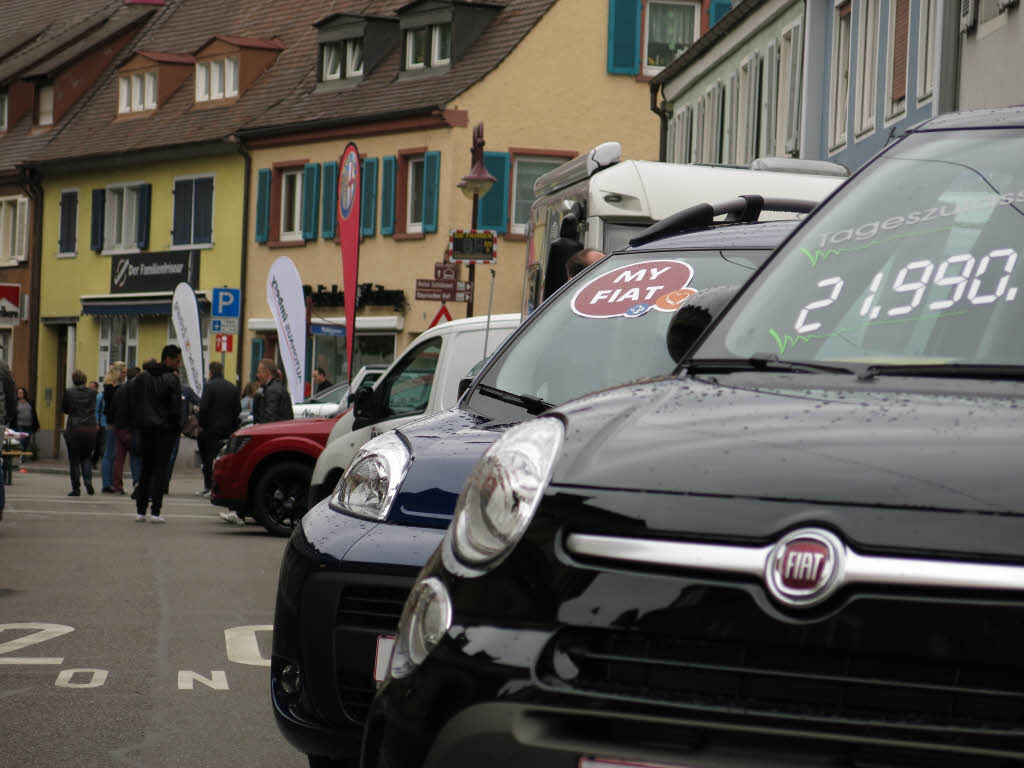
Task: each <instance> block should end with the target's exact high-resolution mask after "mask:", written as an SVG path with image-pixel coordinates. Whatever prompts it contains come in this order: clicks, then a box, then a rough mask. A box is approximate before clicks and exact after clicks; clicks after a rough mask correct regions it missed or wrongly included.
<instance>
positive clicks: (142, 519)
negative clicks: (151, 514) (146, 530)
mask: <svg viewBox="0 0 1024 768" xmlns="http://www.w3.org/2000/svg"><path fill="white" fill-rule="evenodd" d="M135 522H136V523H144V522H146V516H145V515H135Z"/></svg>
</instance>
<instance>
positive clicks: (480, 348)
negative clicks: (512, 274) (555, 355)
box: [309, 314, 520, 507]
mask: <svg viewBox="0 0 1024 768" xmlns="http://www.w3.org/2000/svg"><path fill="white" fill-rule="evenodd" d="M519 319H520V316H519V315H518V314H508V315H491V318H490V321H489V322H488V319H487V316H486V315H484V316H480V317H467V318H465V319H463V320H452V321H450V322H447V323H442V324H441V325H436V326H434V327H433V328H430V329H429V330H427V331H425V332H424V333H422V334H421V335H420V336H419V337H417V339H416V340H415V341H414V342H413V343H412V344H410V345H409V346H408V347H407V348H406V350H405V351H404V352H403V353H402V354H401V356H400V357H399V358H398V359H397V360H395V362H393V363H392V364H391V366H390V367H389V368H388V369H387V370H386V371H385V372H384V374H383V375H382V376H381V377H380V378H379V379H378V380H377V381H376V382H375V383H374V384H373V389H372V394H371V391H370V390H369V389H367V388H363V389H361V390H359V391H358V392H356V395H355V403H354V404H353V407H352V408H351V409H350V410H349V411H348V412H347V413H345V414H344V415H343V416H342V417H341V418H340V419H338V422H337V423H336V424H335V425H334V427H333V428H332V429H331V434H330V436H329V437H328V438H327V447H325V448H324V450H323V453H321V454H320V458H318V459H317V462H316V467H315V468H314V469H313V477H312V478H311V480H310V486H309V506H310V507H312V506H313V505H314V504H316V503H317V502H318V501H320V499H322V498H324V497H325V496H327V494H329V493H330V492H331V491H332V490H333V489H334V486H335V485H337V483H338V480H339V478H340V477H341V475H342V473H343V472H344V471H345V469H346V468H347V467H348V465H349V462H350V461H352V457H353V456H355V454H356V452H357V451H358V450H359V449H360V448H361V447H362V445H363V443H365V442H366V441H367V440H369V439H370V438H371V437H375V436H377V435H379V434H380V433H381V432H387V431H388V430H389V429H395V428H397V427H400V426H402V425H404V424H408V423H409V422H411V421H415V420H416V419H419V418H422V417H423V416H428V415H430V414H432V413H437V412H438V411H443V410H445V409H446V408H451V407H452V406H453V405H455V401H456V400H458V399H459V381H460V380H461V379H462V378H463V377H465V376H466V374H467V373H469V370H470V368H472V367H473V366H474V365H476V364H477V363H478V362H480V360H481V359H483V358H484V357H486V356H487V355H489V354H491V353H492V352H494V350H496V349H497V348H498V347H499V346H501V344H502V342H504V341H505V339H506V338H508V336H509V335H510V334H511V333H512V331H514V330H515V329H516V328H517V327H519Z"/></svg>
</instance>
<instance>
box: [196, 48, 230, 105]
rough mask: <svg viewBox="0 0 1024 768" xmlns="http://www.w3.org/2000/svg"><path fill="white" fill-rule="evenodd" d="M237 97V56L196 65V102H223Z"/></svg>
mask: <svg viewBox="0 0 1024 768" xmlns="http://www.w3.org/2000/svg"><path fill="white" fill-rule="evenodd" d="M237 95H238V57H237V56H232V57H228V58H226V59H213V60H211V61H201V62H199V63H197V64H196V101H198V102H204V101H221V100H223V99H229V98H232V97H234V96H237Z"/></svg>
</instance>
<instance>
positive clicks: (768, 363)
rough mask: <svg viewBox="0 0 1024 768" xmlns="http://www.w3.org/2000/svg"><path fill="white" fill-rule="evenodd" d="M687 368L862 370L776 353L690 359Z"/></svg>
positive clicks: (859, 373) (794, 370) (786, 370)
mask: <svg viewBox="0 0 1024 768" xmlns="http://www.w3.org/2000/svg"><path fill="white" fill-rule="evenodd" d="M685 367H686V368H687V370H690V371H699V370H726V371H729V370H739V371H774V372H785V373H793V372H796V373H845V374H853V375H857V376H860V375H862V371H861V370H860V369H858V368H856V367H854V366H852V365H850V364H846V365H832V364H829V363H815V362H811V361H807V360H780V359H779V357H778V356H777V355H753V356H752V357H748V358H745V359H744V358H736V359H735V360H730V359H728V358H727V359H723V360H692V361H690V362H689V363H687V364H686V366H685Z"/></svg>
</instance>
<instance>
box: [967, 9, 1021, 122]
mask: <svg viewBox="0 0 1024 768" xmlns="http://www.w3.org/2000/svg"><path fill="white" fill-rule="evenodd" d="M958 7H959V9H960V19H959V20H960V24H959V32H960V33H961V43H960V52H961V57H960V71H959V77H958V84H959V93H958V96H959V99H958V107H959V108H960V109H983V108H986V107H1000V106H1006V105H1008V104H1024V81H1021V80H1019V79H1017V78H1016V77H1012V76H1010V77H1000V76H993V73H1008V71H1009V67H1011V66H1012V64H1011V62H1014V61H1016V58H1017V57H1018V56H1019V55H1020V49H1021V43H1022V42H1024V20H1022V16H1021V12H1020V5H1019V4H1018V3H1017V2H1016V0H963V2H961V3H960V4H958Z"/></svg>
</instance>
